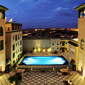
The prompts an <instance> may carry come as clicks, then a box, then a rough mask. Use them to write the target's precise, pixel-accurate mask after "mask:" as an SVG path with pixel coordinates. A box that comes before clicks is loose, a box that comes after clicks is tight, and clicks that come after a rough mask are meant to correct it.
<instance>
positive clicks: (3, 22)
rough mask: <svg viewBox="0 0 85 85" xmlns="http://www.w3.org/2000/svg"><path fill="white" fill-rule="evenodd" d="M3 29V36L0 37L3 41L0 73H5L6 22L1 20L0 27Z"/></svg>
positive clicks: (0, 52)
mask: <svg viewBox="0 0 85 85" xmlns="http://www.w3.org/2000/svg"><path fill="white" fill-rule="evenodd" d="M1 26H2V27H3V36H0V41H1V40H3V50H0V71H5V59H6V56H5V20H4V19H0V27H1Z"/></svg>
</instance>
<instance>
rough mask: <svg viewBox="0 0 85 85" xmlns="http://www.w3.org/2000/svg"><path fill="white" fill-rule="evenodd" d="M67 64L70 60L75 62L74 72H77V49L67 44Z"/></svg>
mask: <svg viewBox="0 0 85 85" xmlns="http://www.w3.org/2000/svg"><path fill="white" fill-rule="evenodd" d="M68 58H69V59H68V60H69V63H70V61H71V59H74V60H75V65H76V70H78V47H75V46H73V45H71V44H69V57H68Z"/></svg>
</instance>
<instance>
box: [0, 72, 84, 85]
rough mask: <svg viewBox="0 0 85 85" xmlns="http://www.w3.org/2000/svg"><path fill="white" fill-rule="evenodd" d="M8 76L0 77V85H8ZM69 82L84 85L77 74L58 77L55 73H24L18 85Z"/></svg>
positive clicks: (54, 84)
mask: <svg viewBox="0 0 85 85" xmlns="http://www.w3.org/2000/svg"><path fill="white" fill-rule="evenodd" d="M9 76H10V75H9V74H8V73H4V74H3V75H2V76H1V77H0V85H10V83H9V81H8V80H7V79H8V77H9ZM68 79H69V80H71V81H72V82H73V85H85V80H84V79H83V78H82V77H81V76H80V74H79V73H77V72H75V73H74V74H73V75H72V76H70V75H62V76H58V75H57V73H56V72H45V73H42V72H26V76H24V77H23V78H22V81H21V82H20V84H19V85H64V82H63V81H64V80H68Z"/></svg>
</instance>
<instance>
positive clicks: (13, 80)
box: [8, 73, 22, 85]
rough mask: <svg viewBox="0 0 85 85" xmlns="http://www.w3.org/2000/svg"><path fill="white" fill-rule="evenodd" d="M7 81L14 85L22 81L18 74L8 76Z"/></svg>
mask: <svg viewBox="0 0 85 85" xmlns="http://www.w3.org/2000/svg"><path fill="white" fill-rule="evenodd" d="M8 80H9V82H10V83H13V84H14V85H17V84H18V83H19V82H20V81H21V80H22V76H21V74H20V73H17V74H15V75H13V76H10V77H9V78H8Z"/></svg>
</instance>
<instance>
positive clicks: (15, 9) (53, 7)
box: [0, 0, 85, 29]
mask: <svg viewBox="0 0 85 85" xmlns="http://www.w3.org/2000/svg"><path fill="white" fill-rule="evenodd" d="M84 2H85V0H0V5H3V6H5V7H7V8H8V9H9V10H8V11H6V17H7V21H9V20H10V19H11V18H12V19H13V21H15V22H16V23H21V24H22V28H23V29H25V28H57V27H60V28H77V27H78V11H77V10H75V9H74V8H75V7H77V6H78V5H81V4H82V3H84Z"/></svg>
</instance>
